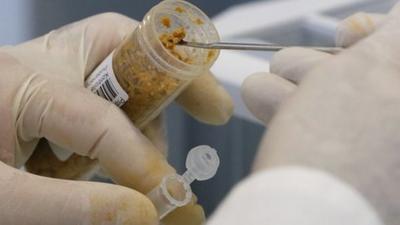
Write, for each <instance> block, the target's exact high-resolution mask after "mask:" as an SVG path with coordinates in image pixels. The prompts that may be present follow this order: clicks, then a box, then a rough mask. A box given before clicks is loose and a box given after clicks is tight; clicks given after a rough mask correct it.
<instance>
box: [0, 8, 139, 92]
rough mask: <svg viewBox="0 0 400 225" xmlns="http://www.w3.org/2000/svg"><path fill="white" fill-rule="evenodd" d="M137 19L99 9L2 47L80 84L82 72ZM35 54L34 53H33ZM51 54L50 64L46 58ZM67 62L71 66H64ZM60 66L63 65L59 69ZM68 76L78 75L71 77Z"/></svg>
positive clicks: (90, 68) (104, 54)
mask: <svg viewBox="0 0 400 225" xmlns="http://www.w3.org/2000/svg"><path fill="white" fill-rule="evenodd" d="M137 25H138V22H137V21H135V20H132V19H130V18H128V17H126V16H124V15H121V14H117V13H102V14H99V15H95V16H92V17H88V18H86V19H83V20H81V21H78V22H75V23H72V24H69V25H66V26H64V27H61V28H59V29H56V30H53V31H51V32H49V33H48V34H46V35H44V36H42V37H39V38H37V39H34V40H32V41H28V42H25V43H22V44H20V45H17V46H15V47H12V48H7V49H3V51H6V52H7V53H9V54H10V55H13V56H14V57H15V58H17V59H19V60H20V61H21V62H24V64H25V65H29V66H30V67H32V69H33V70H35V71H39V72H42V73H45V74H50V75H51V74H57V75H61V76H57V77H60V78H61V79H62V78H63V77H66V78H68V79H66V81H68V82H71V81H74V82H77V83H76V84H78V85H83V80H84V79H85V76H88V75H89V74H90V72H92V71H93V70H94V68H95V67H96V66H97V65H98V64H99V63H100V62H102V61H103V60H104V58H106V57H107V56H108V54H110V52H111V51H112V50H113V49H115V48H116V47H117V46H118V44H120V42H121V41H122V40H123V39H124V38H125V37H126V36H127V35H129V34H130V33H131V32H132V31H133V30H134V29H135V28H136V27H137ZM32 54H35V55H36V57H32ZM49 56H51V57H52V61H51V64H49V62H48V61H47V60H46V59H48V57H49ZM66 63H68V64H69V65H70V66H69V67H65V64H66ZM59 68H65V69H64V70H60V69H59ZM71 76H77V77H76V78H74V79H73V78H71Z"/></svg>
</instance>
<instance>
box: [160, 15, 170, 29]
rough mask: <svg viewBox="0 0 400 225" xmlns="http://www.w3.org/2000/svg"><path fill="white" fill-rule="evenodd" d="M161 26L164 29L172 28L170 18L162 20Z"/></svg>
mask: <svg viewBox="0 0 400 225" xmlns="http://www.w3.org/2000/svg"><path fill="white" fill-rule="evenodd" d="M161 24H162V25H164V27H167V28H170V27H171V19H170V18H168V17H163V18H162V19H161Z"/></svg>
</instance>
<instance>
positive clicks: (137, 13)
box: [0, 0, 397, 214]
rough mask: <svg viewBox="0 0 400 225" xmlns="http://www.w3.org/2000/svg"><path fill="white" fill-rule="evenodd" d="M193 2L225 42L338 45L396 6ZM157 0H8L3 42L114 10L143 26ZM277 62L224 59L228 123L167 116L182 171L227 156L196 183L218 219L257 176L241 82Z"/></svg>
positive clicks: (288, 0) (244, 55) (255, 57)
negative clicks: (351, 19) (218, 210)
mask: <svg viewBox="0 0 400 225" xmlns="http://www.w3.org/2000/svg"><path fill="white" fill-rule="evenodd" d="M189 1H190V2H192V3H194V4H195V5H197V6H198V7H199V8H201V9H202V10H204V11H205V12H206V13H207V14H208V15H209V16H211V17H213V20H214V23H215V25H216V26H217V29H218V30H219V32H220V34H221V37H222V39H223V40H234V41H252V42H275V43H280V44H287V45H325V46H333V45H334V33H335V27H336V24H337V22H338V21H340V20H341V19H343V18H345V17H347V16H349V15H351V14H353V13H354V12H357V11H366V12H382V13H384V12H387V11H388V10H389V9H390V8H391V6H392V5H394V4H395V2H396V1H397V0H322V1H321V0H269V1H267V0H264V1H262V0H253V1H250V0H218V1H210V0H189ZM158 2H159V1H156V0H146V1H143V0H130V1H126V0H80V1H70V0H2V4H3V5H2V8H1V9H0V10H1V11H0V27H1V28H2V35H1V36H0V44H1V45H12V44H17V43H20V42H22V41H25V40H29V39H31V38H34V37H37V36H40V35H42V34H44V33H47V32H48V31H50V30H52V29H55V28H57V27H59V26H62V25H64V24H67V23H70V22H73V21H76V20H79V19H82V18H85V17H88V16H91V15H94V14H97V13H101V12H108V11H114V12H119V13H123V14H125V15H127V16H129V17H131V18H134V19H137V20H141V18H142V17H143V15H144V14H145V13H146V12H147V11H148V10H149V9H150V8H151V7H152V6H153V5H155V4H157V3H158ZM270 58H271V54H270V53H254V52H223V53H222V54H221V55H220V58H219V59H218V61H217V63H216V64H215V65H214V67H213V69H212V70H213V72H214V73H215V74H216V75H217V77H218V79H219V81H220V82H221V83H222V84H223V85H224V87H225V88H226V89H227V90H228V91H229V92H230V94H231V95H232V96H233V99H234V102H235V107H236V108H235V116H234V117H233V118H232V119H231V120H230V122H229V123H227V124H226V125H224V126H220V127H214V126H208V125H204V124H201V123H199V122H197V121H195V120H194V119H192V118H190V117H189V116H187V115H186V114H185V113H184V112H183V111H182V110H181V109H180V108H179V107H178V106H176V105H174V104H172V105H171V106H170V107H169V108H168V110H167V113H166V114H167V118H168V119H167V127H168V140H169V161H170V162H171V163H172V164H173V165H174V166H175V167H176V168H177V170H178V171H179V172H183V171H184V170H185V167H184V160H185V158H186V154H187V151H188V150H189V149H190V148H192V147H194V146H196V145H201V144H207V145H211V146H213V147H214V148H216V149H217V150H218V152H219V155H220V157H221V168H220V170H219V172H218V174H217V176H216V177H215V178H214V179H212V180H210V181H206V182H201V183H199V182H198V183H195V184H194V185H193V189H194V192H195V193H196V194H197V196H198V198H199V202H200V203H201V204H202V205H203V206H204V207H205V210H206V213H207V214H210V213H212V211H213V210H214V209H215V207H216V206H217V205H218V203H219V202H220V201H221V200H222V199H223V198H224V196H225V195H226V194H227V193H228V192H229V190H230V189H231V188H232V186H233V185H234V184H235V183H237V182H238V181H239V180H241V179H243V178H244V177H245V176H246V175H247V174H248V173H249V171H250V170H251V164H252V161H253V159H254V156H255V153H256V150H257V146H258V143H259V141H260V139H261V137H262V134H263V133H264V131H265V128H264V127H263V126H262V125H261V123H259V122H258V121H257V120H256V119H255V118H254V117H252V116H251V114H250V113H249V112H248V111H247V110H246V108H245V106H244V104H243V102H242V100H241V98H240V84H241V82H242V81H243V79H244V78H245V77H246V76H247V75H249V74H251V73H254V72H257V71H266V70H268V61H269V60H270ZM238 62H240V63H239V64H238ZM238 65H240V66H238ZM288 141H290V140H288Z"/></svg>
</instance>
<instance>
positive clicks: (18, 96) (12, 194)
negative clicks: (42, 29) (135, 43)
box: [0, 13, 232, 225]
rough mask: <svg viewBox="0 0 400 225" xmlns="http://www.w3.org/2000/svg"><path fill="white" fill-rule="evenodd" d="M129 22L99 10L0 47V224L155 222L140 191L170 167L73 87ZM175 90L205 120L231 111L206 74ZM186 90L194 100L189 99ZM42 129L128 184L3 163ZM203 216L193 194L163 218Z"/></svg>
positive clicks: (28, 150)
mask: <svg viewBox="0 0 400 225" xmlns="http://www.w3.org/2000/svg"><path fill="white" fill-rule="evenodd" d="M136 25H137V23H136V22H135V21H133V20H131V19H129V18H127V17H125V16H121V15H118V14H114V13H106V14H101V15H98V16H94V17H91V18H88V19H85V20H82V21H79V22H77V23H73V24H70V25H67V26H65V27H62V28H60V29H58V30H55V31H52V32H50V33H48V34H46V35H45V36H43V37H40V38H37V39H35V40H32V41H29V42H26V43H23V44H21V45H18V46H15V47H4V48H2V49H1V50H0V71H1V72H0V74H1V77H0V161H1V162H0V200H1V201H0V221H1V222H0V224H1V225H15V224H21V225H22V224H24V225H31V224H32V225H36V224H40V225H54V224H59V225H62V224H66V225H67V224H68V225H70V224H138V225H145V224H157V223H158V218H157V215H156V212H155V209H154V207H153V205H152V204H151V202H150V201H149V200H148V199H147V198H146V197H145V196H144V195H143V193H144V194H145V193H147V192H148V191H150V190H151V189H152V188H153V187H154V186H156V185H157V184H159V182H160V180H161V178H162V177H163V176H165V175H166V174H170V173H174V172H175V171H174V169H173V168H172V167H171V166H170V165H169V164H168V163H167V161H166V159H165V157H164V155H163V154H162V153H161V151H159V150H157V148H156V147H155V146H154V145H153V144H152V142H150V141H149V140H148V139H146V138H145V136H144V135H143V134H142V133H141V132H140V131H139V130H137V129H136V128H135V127H134V126H133V125H132V124H131V122H130V121H129V120H128V119H127V117H125V116H124V114H123V112H122V111H121V110H120V109H119V108H117V107H116V106H114V105H113V104H111V103H109V102H107V101H105V100H104V99H102V98H100V97H98V96H96V95H94V94H92V93H91V92H90V91H88V90H86V89H85V88H84V86H83V85H84V80H85V77H86V76H87V75H88V74H89V73H90V72H91V71H92V70H93V69H94V67H95V66H96V65H97V64H98V63H100V62H101V61H102V60H103V59H104V58H105V57H106V56H107V55H108V54H109V53H110V52H111V51H112V50H113V49H114V48H115V47H116V46H117V45H118V44H119V43H120V42H121V40H122V39H123V38H124V37H125V36H126V35H128V34H129V33H130V32H132V30H133V29H134V28H135V26H136ZM204 84H206V85H205V86H203V85H204ZM200 85H201V89H200V88H199V86H200ZM205 89H206V90H205ZM180 98H181V99H183V100H181V101H182V102H183V103H182V105H183V107H184V108H185V109H186V110H187V111H188V112H189V113H190V114H192V115H194V116H195V117H196V118H198V119H200V120H203V121H205V122H209V123H213V124H218V123H223V122H225V121H227V119H228V118H229V116H230V114H231V111H232V107H231V106H232V104H231V101H230V98H229V96H228V95H227V94H226V92H225V91H224V90H223V89H222V88H221V87H220V86H219V85H218V84H217V82H216V81H215V79H214V78H213V77H212V76H211V75H204V76H202V77H201V78H199V79H197V80H195V81H194V82H193V83H192V85H190V86H189V87H188V89H187V90H186V91H185V92H184V93H183V94H182V96H181V97H180ZM189 98H193V99H195V100H196V105H195V106H194V105H193V104H192V103H191V102H188V101H187V99H189ZM185 100H186V101H185ZM205 108H207V110H204V109H205ZM202 109H203V110H202ZM206 111H207V115H206V114H205V112H206ZM159 124H160V123H158V122H157V121H156V122H155V123H153V124H150V127H153V128H151V129H152V130H153V132H147V134H148V135H149V136H153V138H154V137H156V138H155V139H157V136H160V135H159V134H158V132H156V131H157V129H159V128H160V127H159ZM161 136H162V135H161ZM42 137H45V138H46V139H48V140H49V141H51V142H52V143H55V144H57V145H59V146H61V147H62V148H65V149H68V150H71V151H73V152H74V153H76V154H78V155H81V156H88V157H90V158H91V159H95V160H98V162H99V164H100V167H101V168H102V169H103V170H105V172H106V173H107V174H109V175H110V176H111V177H112V178H113V180H114V181H116V182H117V183H118V184H121V185H124V186H127V187H130V188H132V189H129V188H125V187H122V186H117V185H110V184H100V183H91V182H77V181H66V180H57V179H50V178H44V177H39V176H35V175H32V174H28V173H24V172H21V171H18V170H17V169H14V168H12V167H17V168H18V167H20V166H22V165H24V163H25V162H26V161H27V160H28V158H29V157H30V156H31V154H32V152H33V151H34V149H35V147H36V146H37V144H38V141H39V139H40V138H42ZM161 142H162V141H161ZM41 145H42V144H41ZM43 145H44V148H45V147H46V146H47V145H46V144H43ZM158 145H160V144H158ZM47 147H48V146H47ZM38 150H41V149H38ZM81 162H82V163H83V164H84V163H85V161H81ZM7 164H8V165H7ZM68 166H69V167H73V166H75V165H70V164H69V165H68ZM51 169H54V168H51V166H50V168H49V170H51ZM72 169H73V168H72ZM55 174H57V173H56V172H55ZM203 220H204V213H203V211H202V209H201V207H200V206H199V205H197V204H195V201H193V203H191V204H190V205H189V206H187V207H183V208H181V209H178V210H176V212H174V213H172V214H171V216H170V217H167V218H166V220H165V221H164V222H165V223H166V224H185V225H187V224H200V223H201V222H202V221H203Z"/></svg>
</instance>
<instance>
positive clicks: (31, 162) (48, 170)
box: [25, 139, 99, 180]
mask: <svg viewBox="0 0 400 225" xmlns="http://www.w3.org/2000/svg"><path fill="white" fill-rule="evenodd" d="M98 167H99V166H98V162H97V160H93V159H90V158H89V157H86V156H80V155H77V154H72V155H71V156H70V157H69V158H68V159H67V160H65V161H62V160H60V159H58V158H57V156H56V155H55V154H54V153H53V151H52V149H51V148H50V146H49V144H48V142H47V141H46V140H45V139H42V140H40V142H39V144H38V146H37V147H36V149H35V151H34V152H33V154H32V156H31V157H30V158H29V159H28V161H27V162H26V163H25V169H26V170H27V171H28V172H30V173H33V174H36V175H40V176H45V177H52V178H60V179H67V180H88V179H89V178H91V177H92V176H93V175H94V173H96V172H97V171H98V169H99V168H98Z"/></svg>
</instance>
